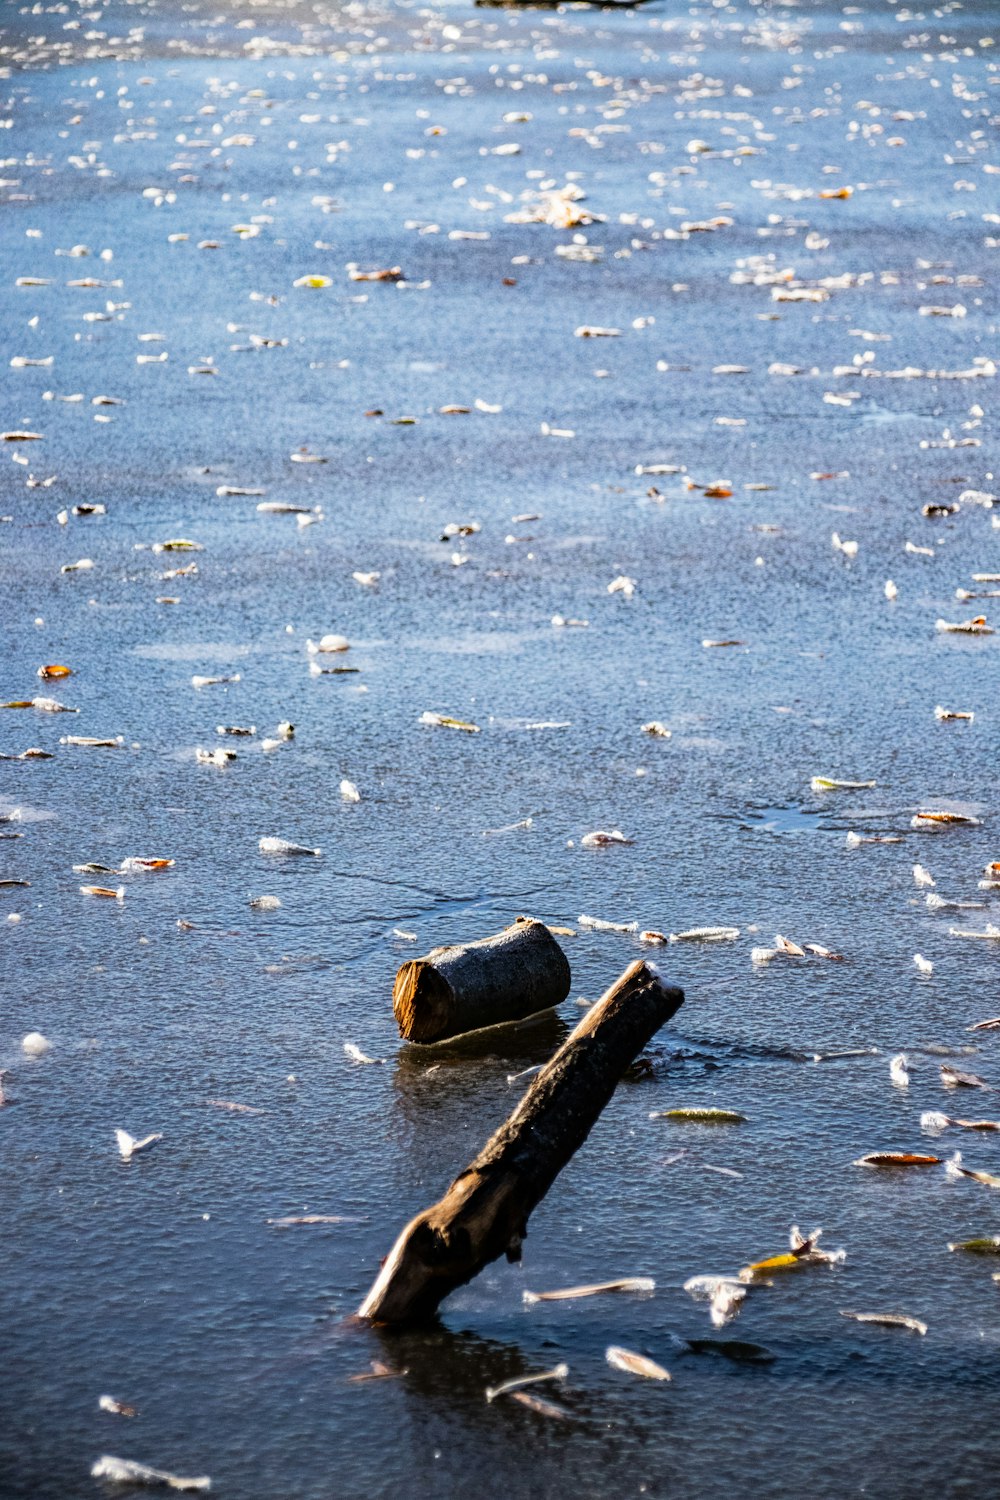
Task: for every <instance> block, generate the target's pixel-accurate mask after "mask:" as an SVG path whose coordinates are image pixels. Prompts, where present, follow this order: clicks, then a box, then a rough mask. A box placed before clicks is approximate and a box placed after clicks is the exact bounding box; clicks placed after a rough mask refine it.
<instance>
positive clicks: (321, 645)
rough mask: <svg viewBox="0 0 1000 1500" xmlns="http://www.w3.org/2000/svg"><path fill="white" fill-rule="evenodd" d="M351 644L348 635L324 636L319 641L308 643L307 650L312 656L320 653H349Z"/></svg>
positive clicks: (308, 641)
mask: <svg viewBox="0 0 1000 1500" xmlns="http://www.w3.org/2000/svg"><path fill="white" fill-rule="evenodd" d="M350 648H351V643H350V641H349V640H348V639H347V637H346V635H324V636H321V637H320V639H319V640H318V641H310V640H307V641H306V650H307V651H308V652H309V654H310V655H311V656H316V655H317V654H319V653H320V652H339V651H349V650H350Z"/></svg>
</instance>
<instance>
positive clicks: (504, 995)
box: [392, 917, 570, 1042]
mask: <svg viewBox="0 0 1000 1500" xmlns="http://www.w3.org/2000/svg"><path fill="white" fill-rule="evenodd" d="M569 985H570V973H569V964H568V962H567V961H566V955H565V953H563V951H562V949H561V948H560V946H559V944H558V943H557V942H556V940H555V938H554V937H553V936H552V934H551V932H550V931H549V929H548V928H547V927H546V926H545V923H544V922H535V921H532V919H531V918H530V917H518V919H517V921H516V922H513V923H512V924H511V926H510V927H505V928H504V930H503V932H498V933H495V934H494V936H493V937H488V938H481V939H480V940H479V942H477V943H462V944H456V945H455V946H453V947H447V948H434V949H432V951H431V952H430V953H428V954H427V955H426V956H425V957H424V958H414V959H410V960H409V962H407V963H405V964H403V966H402V968H401V969H400V971H399V973H398V974H397V975H396V983H395V984H394V985H393V990H392V1009H393V1014H394V1015H395V1017H396V1022H397V1025H398V1026H399V1034H400V1036H402V1037H405V1038H406V1040H407V1041H409V1042H440V1041H443V1040H444V1039H445V1038H446V1037H450V1036H460V1035H461V1034H462V1033H463V1032H465V1031H480V1030H482V1028H483V1027H484V1026H498V1025H499V1024H500V1023H501V1022H503V1021H522V1020H523V1019H524V1017H525V1016H533V1015H535V1014H537V1012H538V1011H542V1010H551V1009H552V1007H553V1006H555V1005H561V1004H562V1002H563V1001H564V1000H565V999H566V996H567V995H568V994H569Z"/></svg>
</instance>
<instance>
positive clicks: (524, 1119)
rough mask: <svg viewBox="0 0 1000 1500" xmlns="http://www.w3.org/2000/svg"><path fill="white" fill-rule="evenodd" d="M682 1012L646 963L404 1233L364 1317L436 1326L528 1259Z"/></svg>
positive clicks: (678, 996) (585, 1023)
mask: <svg viewBox="0 0 1000 1500" xmlns="http://www.w3.org/2000/svg"><path fill="white" fill-rule="evenodd" d="M683 1003H684V992H683V990H680V989H676V988H674V987H672V986H668V985H665V984H664V983H663V982H662V980H661V979H660V976H659V974H658V972H657V970H656V969H655V968H654V967H653V966H652V965H651V964H648V963H644V962H643V961H642V960H641V959H640V960H639V961H637V962H636V963H634V964H631V965H630V966H629V968H627V969H626V970H625V972H624V974H623V975H622V976H621V978H620V979H619V980H617V982H616V983H615V984H613V985H612V986H611V988H610V989H609V990H608V991H606V993H605V994H604V995H602V996H601V998H600V1000H598V1001H597V1003H596V1004H595V1005H593V1006H592V1007H591V1009H590V1010H589V1011H588V1013H587V1014H586V1016H584V1018H583V1020H582V1021H581V1022H580V1024H579V1026H577V1028H576V1030H575V1031H574V1032H572V1033H571V1035H570V1036H569V1037H567V1039H566V1041H565V1042H564V1043H563V1045H562V1046H561V1047H560V1048H559V1051H558V1052H557V1053H556V1054H555V1056H554V1057H553V1058H551V1060H550V1061H549V1062H548V1063H546V1065H545V1067H544V1068H543V1069H542V1071H541V1072H540V1073H539V1074H538V1075H537V1077H536V1078H535V1079H534V1080H533V1081H532V1084H531V1086H530V1088H529V1089H528V1091H527V1093H526V1094H525V1095H524V1097H523V1099H522V1100H521V1102H520V1104H518V1106H517V1108H516V1109H515V1110H514V1112H513V1114H512V1115H511V1116H510V1118H509V1119H508V1120H507V1121H506V1122H505V1123H504V1124H503V1125H501V1127H500V1129H499V1130H498V1131H497V1132H496V1134H495V1135H494V1136H493V1137H492V1139H491V1140H490V1141H489V1142H488V1143H487V1144H486V1145H485V1146H484V1147H483V1149H482V1151H481V1152H480V1153H479V1155H478V1156H477V1157H476V1159H475V1161H473V1162H472V1163H471V1164H470V1165H469V1166H468V1167H466V1169H465V1171H464V1172H462V1173H460V1175H459V1176H458V1177H456V1178H455V1181H454V1182H453V1183H452V1185H451V1187H450V1188H449V1189H448V1191H447V1193H445V1195H444V1197H443V1198H442V1199H441V1200H440V1202H438V1203H436V1204H434V1206H433V1207H432V1208H428V1209H425V1210H424V1212H423V1213H420V1214H418V1215H417V1216H416V1218H415V1219H413V1220H411V1222H410V1223H409V1224H408V1225H407V1226H406V1228H405V1229H404V1230H403V1232H402V1233H401V1234H400V1236H399V1238H398V1239H397V1241H396V1243H395V1245H394V1246H393V1248H392V1252H391V1253H390V1255H389V1256H388V1258H387V1259H386V1261H385V1263H384V1265H383V1267H382V1270H381V1272H380V1274H379V1276H378V1278H377V1279H376V1281H375V1284H374V1286H373V1287H372V1288H371V1291H370V1292H369V1293H368V1295H367V1297H366V1298H365V1300H364V1302H363V1303H362V1304H361V1307H360V1308H359V1309H358V1316H359V1317H361V1318H370V1319H371V1320H372V1321H373V1322H375V1323H386V1324H394V1323H407V1322H416V1321H420V1320H426V1319H428V1318H431V1317H433V1315H434V1313H435V1312H436V1310H437V1308H438V1305H439V1303H440V1302H441V1301H442V1300H443V1298H445V1297H447V1296H448V1294H449V1292H453V1291H454V1290H455V1289H456V1287H460V1286H464V1285H465V1283H466V1282H467V1281H471V1280H472V1278H473V1277H474V1276H475V1275H477V1274H478V1272H479V1271H481V1270H482V1269H483V1267H484V1266H486V1265H488V1264H489V1263H490V1262H491V1261H494V1260H497V1259H499V1257H500V1256H501V1255H506V1256H507V1259H508V1260H511V1261H517V1260H520V1258H521V1242H522V1240H523V1239H524V1237H525V1235H526V1234H527V1232H528V1217H529V1215H530V1214H531V1211H532V1209H534V1208H535V1206H536V1205H537V1204H538V1203H539V1202H540V1201H541V1200H542V1198H544V1196H545V1194H546V1193H547V1192H548V1190H549V1188H550V1187H551V1185H552V1183H553V1182H554V1181H555V1179H556V1177H557V1176H558V1174H559V1172H560V1171H561V1170H562V1168H563V1167H564V1166H565V1165H566V1163H567V1162H568V1161H569V1159H570V1157H571V1156H573V1154H574V1152H576V1151H578V1150H579V1148H580V1147H581V1146H582V1145H583V1143H584V1141H585V1140H586V1139H587V1136H588V1135H589V1134H590V1131H591V1128H592V1127H593V1125H594V1124H595V1122H596V1120H597V1119H598V1117H599V1115H600V1113H601V1111H602V1110H603V1109H604V1107H605V1105H606V1104H607V1103H608V1100H609V1099H610V1098H611V1096H612V1094H613V1093H614V1091H615V1087H616V1085H617V1083H618V1081H619V1079H620V1078H621V1076H622V1073H623V1072H624V1071H625V1069H626V1068H627V1067H628V1065H629V1063H630V1062H632V1060H633V1058H635V1056H636V1055H637V1054H638V1053H639V1052H640V1051H641V1050H642V1048H643V1047H644V1046H645V1045H646V1043H647V1042H648V1041H649V1039H650V1038H651V1037H652V1036H653V1035H654V1034H655V1033H656V1032H657V1031H659V1029H660V1027H661V1026H662V1025H663V1024H664V1023H665V1022H666V1021H668V1020H669V1019H670V1017H671V1016H672V1015H674V1014H675V1013H676V1011H678V1010H679V1009H680V1007H681V1005H683Z"/></svg>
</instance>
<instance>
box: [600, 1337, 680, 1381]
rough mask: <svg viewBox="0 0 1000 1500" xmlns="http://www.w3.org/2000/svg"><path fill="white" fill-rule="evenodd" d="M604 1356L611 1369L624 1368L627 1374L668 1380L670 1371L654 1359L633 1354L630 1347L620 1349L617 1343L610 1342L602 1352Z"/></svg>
mask: <svg viewBox="0 0 1000 1500" xmlns="http://www.w3.org/2000/svg"><path fill="white" fill-rule="evenodd" d="M604 1357H605V1359H606V1360H607V1362H608V1364H609V1365H610V1366H611V1368H612V1369H613V1370H624V1371H625V1372H626V1374H628V1375H641V1376H642V1377H643V1378H644V1379H646V1380H669V1379H670V1378H671V1376H670V1371H669V1370H665V1369H664V1368H663V1366H662V1365H658V1364H657V1363H656V1361H655V1360H654V1359H647V1358H646V1356H645V1355H644V1354H633V1353H632V1351H631V1349H622V1348H621V1347H620V1346H619V1345H617V1344H611V1345H610V1346H609V1347H608V1348H607V1349H606V1350H605V1353H604Z"/></svg>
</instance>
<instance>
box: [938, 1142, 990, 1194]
mask: <svg viewBox="0 0 1000 1500" xmlns="http://www.w3.org/2000/svg"><path fill="white" fill-rule="evenodd" d="M945 1171H946V1172H947V1174H948V1176H949V1177H950V1178H952V1179H953V1180H957V1179H958V1178H959V1177H970V1178H971V1179H972V1181H973V1182H981V1183H982V1185H983V1187H990V1188H1000V1177H998V1176H997V1175H996V1174H995V1173H994V1172H979V1171H976V1170H975V1169H974V1168H973V1167H963V1166H962V1153H961V1151H956V1152H955V1154H954V1156H951V1157H949V1158H948V1160H947V1161H946V1162H945Z"/></svg>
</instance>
